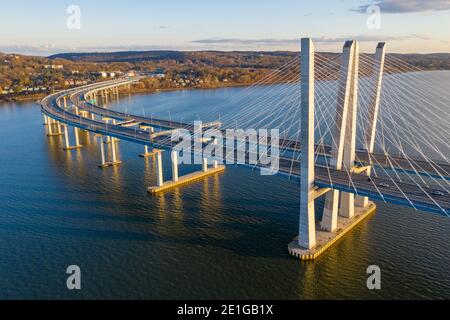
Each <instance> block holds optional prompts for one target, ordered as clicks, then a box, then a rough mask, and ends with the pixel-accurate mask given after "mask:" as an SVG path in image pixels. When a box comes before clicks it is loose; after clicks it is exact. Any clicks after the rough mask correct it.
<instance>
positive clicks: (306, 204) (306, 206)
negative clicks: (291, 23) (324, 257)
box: [298, 38, 316, 249]
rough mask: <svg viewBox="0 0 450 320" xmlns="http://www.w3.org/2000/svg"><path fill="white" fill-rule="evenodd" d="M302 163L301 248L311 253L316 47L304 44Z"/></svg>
mask: <svg viewBox="0 0 450 320" xmlns="http://www.w3.org/2000/svg"><path fill="white" fill-rule="evenodd" d="M300 119H301V134H300V137H301V142H300V143H301V155H300V157H301V160H300V217H299V235H298V244H299V245H300V246H301V247H303V248H307V249H311V248H313V247H314V246H315V245H316V223H315V209H314V198H313V191H314V45H313V43H312V41H311V39H309V38H304V39H302V40H301V116H300Z"/></svg>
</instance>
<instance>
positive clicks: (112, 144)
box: [99, 135, 122, 168]
mask: <svg viewBox="0 0 450 320" xmlns="http://www.w3.org/2000/svg"><path fill="white" fill-rule="evenodd" d="M110 140H111V142H110V143H109V144H108V145H109V147H110V151H111V161H106V159H105V152H104V144H107V142H106V141H105V140H104V138H103V135H102V136H101V141H100V142H101V143H100V150H101V153H102V163H101V164H100V165H99V167H101V168H106V167H112V166H117V165H120V164H121V163H122V162H121V161H119V160H118V159H117V153H116V152H117V150H116V141H115V138H110Z"/></svg>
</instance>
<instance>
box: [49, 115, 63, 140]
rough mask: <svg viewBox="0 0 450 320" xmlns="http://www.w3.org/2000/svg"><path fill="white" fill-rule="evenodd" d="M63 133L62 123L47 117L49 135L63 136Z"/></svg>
mask: <svg viewBox="0 0 450 320" xmlns="http://www.w3.org/2000/svg"><path fill="white" fill-rule="evenodd" d="M53 129H55V130H56V132H54V131H53ZM62 134H63V133H62V131H61V124H60V123H59V122H58V121H56V120H54V119H52V118H50V117H47V136H49V137H53V136H61V135H62Z"/></svg>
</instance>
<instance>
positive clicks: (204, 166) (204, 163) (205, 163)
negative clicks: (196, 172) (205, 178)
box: [202, 158, 208, 172]
mask: <svg viewBox="0 0 450 320" xmlns="http://www.w3.org/2000/svg"><path fill="white" fill-rule="evenodd" d="M202 171H203V172H208V159H207V158H203V159H202Z"/></svg>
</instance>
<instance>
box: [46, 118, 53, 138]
mask: <svg viewBox="0 0 450 320" xmlns="http://www.w3.org/2000/svg"><path fill="white" fill-rule="evenodd" d="M52 121H53V120H52V118H50V117H48V120H47V135H49V136H51V135H53V128H52Z"/></svg>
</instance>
